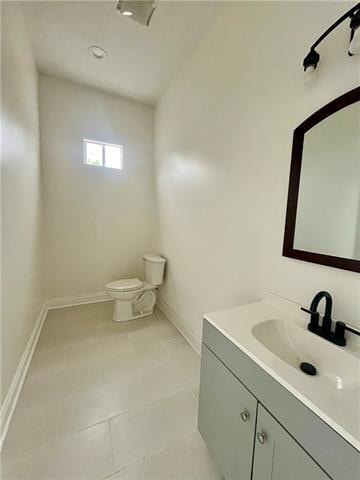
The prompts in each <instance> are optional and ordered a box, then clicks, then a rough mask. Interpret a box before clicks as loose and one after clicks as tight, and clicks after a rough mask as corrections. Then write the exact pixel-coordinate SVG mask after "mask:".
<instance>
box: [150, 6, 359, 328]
mask: <svg viewBox="0 0 360 480" xmlns="http://www.w3.org/2000/svg"><path fill="white" fill-rule="evenodd" d="M351 5H352V3H344V2H262V3H260V2H259V3H257V2H229V3H227V4H225V5H224V6H223V7H222V9H221V10H220V12H219V14H218V15H217V16H216V18H215V20H214V22H213V23H212V24H211V26H210V27H209V28H208V30H207V31H206V33H205V35H204V37H203V38H202V40H201V41H200V43H199V44H198V46H197V48H196V49H195V51H194V52H193V55H192V57H191V58H190V59H189V60H188V62H187V63H186V64H185V65H184V66H183V68H182V70H181V71H180V72H179V74H178V75H177V76H176V78H175V79H174V80H173V82H172V83H171V85H170V87H169V88H168V90H167V92H166V93H165V94H164V95H163V97H162V98H161V101H160V103H159V105H158V108H157V111H156V148H155V152H156V157H155V158H156V185H157V196H158V205H159V207H158V228H157V231H158V235H157V245H158V249H159V251H161V253H162V254H164V255H165V256H166V257H167V258H168V271H167V279H166V283H165V285H164V287H163V288H162V292H161V295H162V297H163V299H164V300H165V301H166V302H167V303H168V304H169V305H170V306H171V307H172V308H173V309H174V310H175V311H176V312H177V313H178V314H179V315H180V316H181V317H182V319H183V321H184V322H186V324H187V326H188V328H190V329H192V330H193V331H194V332H195V334H196V335H198V336H199V335H200V330H201V321H202V316H203V313H204V312H206V311H211V310H214V309H220V308H227V307H230V306H232V305H235V304H239V303H241V302H246V301H250V300H253V299H254V298H259V297H261V295H262V293H263V292H264V291H272V292H275V293H276V294H278V295H282V296H284V297H287V298H289V299H292V300H294V301H297V302H301V303H304V304H309V302H310V300H311V299H312V297H313V295H314V294H315V293H316V292H317V291H319V290H322V289H325V290H329V291H330V292H331V293H332V295H333V297H334V302H335V307H334V313H335V314H336V315H337V316H338V317H340V318H342V319H343V320H345V321H347V322H351V323H357V324H358V325H360V280H359V275H358V274H356V273H352V272H347V271H341V270H336V269H332V268H330V267H324V266H320V265H315V264H311V263H306V262H300V261H297V260H293V259H288V258H283V257H282V256H281V251H282V240H283V230H284V222H285V209H286V198H287V188H288V176H289V168H290V154H291V144H292V132H293V129H294V128H295V127H296V126H297V125H298V124H299V123H301V122H302V121H303V120H304V119H305V118H307V117H308V116H309V115H310V114H311V113H313V112H314V111H315V110H317V109H318V108H319V107H320V106H322V105H324V104H325V103H328V102H329V101H330V100H331V99H333V98H335V97H337V96H338V95H339V94H342V93H344V92H346V91H348V90H350V89H352V88H354V87H356V86H358V85H359V79H360V72H359V67H360V59H359V57H355V56H354V57H352V58H349V57H348V55H347V53H346V50H347V46H348V39H349V29H348V27H347V26H343V27H342V28H339V29H338V30H337V31H336V32H334V33H333V34H332V35H331V36H330V37H329V38H328V39H327V41H326V42H325V43H324V45H322V46H321V49H319V50H320V53H321V56H322V59H321V64H320V65H319V69H318V71H317V72H316V74H315V75H314V76H313V77H310V78H312V80H311V81H310V82H308V81H306V80H305V76H304V74H303V72H302V60H303V58H304V56H305V54H306V53H307V50H308V48H309V45H310V44H311V43H312V42H313V41H314V40H315V39H316V38H317V36H318V35H319V34H320V33H322V32H323V31H324V30H325V28H327V27H328V26H329V25H330V24H331V23H332V22H333V21H334V20H335V19H336V18H338V17H339V16H340V14H342V13H343V12H344V11H345V10H346V9H347V8H349V6H351Z"/></svg>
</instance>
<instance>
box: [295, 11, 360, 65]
mask: <svg viewBox="0 0 360 480" xmlns="http://www.w3.org/2000/svg"><path fill="white" fill-rule="evenodd" d="M347 18H350V29H351V33H350V45H349V51H348V54H349V55H350V56H352V55H356V54H357V53H360V3H357V4H356V5H355V6H354V7H352V8H350V10H349V11H347V12H346V13H344V15H342V16H341V17H340V18H339V19H338V20H336V22H334V23H333V24H332V25H331V26H330V27H329V28H328V29H327V30H325V32H324V33H323V34H322V35H320V37H319V38H318V39H317V40H316V42H315V43H314V44H313V45H312V46H311V48H310V52H309V53H308V54H307V55H306V57H305V58H304V62H303V66H304V71H305V72H313V71H314V70H315V69H316V67H317V65H318V63H319V61H320V55H319V53H318V52H317V51H316V50H315V49H316V47H317V46H318V45H319V43H321V42H322V41H323V40H324V38H326V37H327V36H328V35H329V33H331V32H332V31H333V30H335V28H336V27H338V26H339V25H340V24H341V23H342V22H344V21H345V20H346V19H347Z"/></svg>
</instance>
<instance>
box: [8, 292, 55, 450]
mask: <svg viewBox="0 0 360 480" xmlns="http://www.w3.org/2000/svg"><path fill="white" fill-rule="evenodd" d="M47 311H48V307H47V302H46V301H45V302H44V304H43V306H42V308H41V310H40V313H39V315H38V317H37V319H36V322H35V325H34V328H33V330H32V332H31V335H30V338H29V340H28V342H27V344H26V348H25V351H24V353H23V355H22V357H21V360H20V362H19V365H18V368H17V370H16V372H15V375H14V377H13V380H12V382H11V385H10V388H9V391H8V393H7V395H6V397H5V400H4V403H3V405H2V407H1V411H0V452H1V449H2V446H3V443H4V441H5V437H6V434H7V431H8V429H9V425H10V422H11V418H12V415H13V413H14V410H15V407H16V404H17V401H18V398H19V395H20V392H21V389H22V386H23V384H24V381H25V377H26V373H27V371H28V368H29V366H30V362H31V359H32V356H33V354H34V351H35V347H36V344H37V341H38V339H39V336H40V332H41V329H42V327H43V324H44V321H45V318H46V314H47Z"/></svg>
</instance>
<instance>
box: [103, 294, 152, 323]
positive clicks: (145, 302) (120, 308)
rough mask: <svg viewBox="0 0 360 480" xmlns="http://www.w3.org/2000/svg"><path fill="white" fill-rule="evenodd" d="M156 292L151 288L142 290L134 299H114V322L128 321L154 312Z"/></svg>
mask: <svg viewBox="0 0 360 480" xmlns="http://www.w3.org/2000/svg"><path fill="white" fill-rule="evenodd" d="M155 302H156V294H155V292H154V290H153V289H146V290H144V291H143V292H142V293H141V294H140V295H139V296H138V297H137V298H136V299H135V300H132V301H123V300H121V301H120V300H117V299H115V302H114V311H113V315H112V319H113V321H114V322H128V321H129V320H136V319H137V318H142V317H146V316H147V315H152V314H153V313H154V307H155Z"/></svg>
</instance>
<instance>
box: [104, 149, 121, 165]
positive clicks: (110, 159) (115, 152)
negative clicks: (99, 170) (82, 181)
mask: <svg viewBox="0 0 360 480" xmlns="http://www.w3.org/2000/svg"><path fill="white" fill-rule="evenodd" d="M105 167H109V168H122V147H121V146H118V147H115V146H113V145H105Z"/></svg>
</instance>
